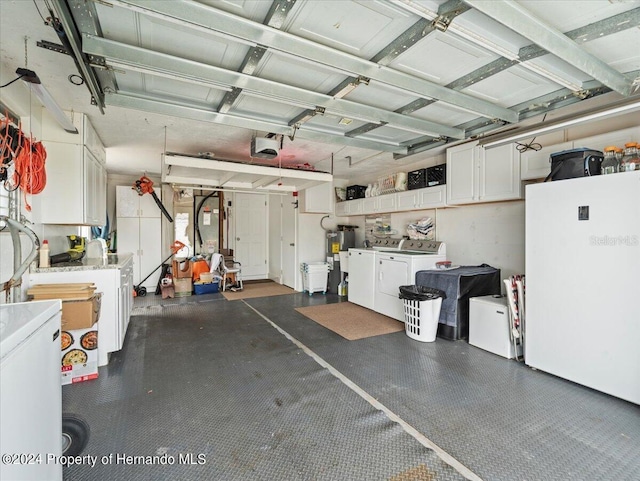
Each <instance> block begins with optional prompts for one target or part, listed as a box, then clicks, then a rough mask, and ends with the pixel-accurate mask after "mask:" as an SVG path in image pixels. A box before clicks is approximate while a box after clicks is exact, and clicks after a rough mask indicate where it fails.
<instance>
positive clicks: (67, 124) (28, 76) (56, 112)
mask: <svg viewBox="0 0 640 481" xmlns="http://www.w3.org/2000/svg"><path fill="white" fill-rule="evenodd" d="M16 74H18V75H20V78H21V80H22V81H23V82H24V83H25V86H27V87H29V89H30V90H31V92H32V93H33V94H34V95H35V96H36V97H38V99H39V100H40V102H42V105H44V106H45V107H46V108H47V110H48V111H49V112H50V113H51V115H53V117H54V118H55V119H56V120H57V121H58V123H59V124H60V126H61V127H62V128H63V129H64V130H66V131H67V132H69V133H70V134H77V133H78V129H76V127H75V125H73V122H71V120H69V118H68V117H67V116H66V115H65V113H64V112H63V111H62V109H61V108H60V106H59V105H58V104H57V103H56V101H55V100H53V97H52V96H51V94H50V93H49V91H48V90H47V89H45V88H44V86H43V85H42V82H40V79H39V78H38V76H37V75H36V73H35V72H34V71H33V70H28V69H26V68H19V69H18V70H16Z"/></svg>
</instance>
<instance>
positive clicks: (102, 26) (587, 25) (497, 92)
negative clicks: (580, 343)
mask: <svg viewBox="0 0 640 481" xmlns="http://www.w3.org/2000/svg"><path fill="white" fill-rule="evenodd" d="M35 5H37V7H38V8H39V10H40V12H41V14H42V16H44V17H48V16H50V15H51V14H50V13H49V12H48V11H47V5H50V6H51V7H52V9H53V11H54V12H55V13H54V15H55V16H56V17H57V18H59V20H60V22H61V24H62V26H63V27H64V30H65V33H66V37H67V38H68V40H69V42H70V45H67V49H69V48H71V50H73V52H71V53H72V54H74V55H75V57H76V60H77V61H78V63H79V64H80V65H81V67H82V68H81V70H82V71H83V76H84V77H85V81H86V85H87V86H88V87H90V89H87V88H86V87H73V86H71V84H69V83H68V82H67V77H68V75H70V74H72V73H78V70H77V68H76V66H75V65H74V62H73V59H72V56H73V55H65V54H61V53H58V52H54V51H51V50H46V49H43V48H38V47H35V43H36V41H39V40H47V41H49V42H53V43H61V42H60V39H59V38H57V36H56V35H55V32H54V31H53V29H51V27H46V26H44V25H42V21H41V20H40V17H39V16H38V12H37V11H36V8H35ZM0 13H2V20H1V22H2V25H1V26H2V32H1V34H2V47H1V49H2V68H3V69H8V70H13V71H15V68H17V67H22V66H24V54H23V51H24V36H25V34H26V35H28V37H29V38H28V42H27V43H28V48H29V56H30V58H31V60H30V63H29V68H31V69H33V70H36V72H37V73H38V75H39V76H40V77H41V78H42V79H43V82H44V83H45V85H46V86H47V88H49V89H50V90H51V91H52V93H53V94H54V96H55V97H56V98H57V99H58V101H59V103H60V104H61V106H62V107H63V108H66V109H73V110H75V111H82V112H85V113H87V114H88V115H89V116H90V118H91V120H92V123H93V124H94V125H95V127H96V130H97V132H98V134H99V135H100V137H101V138H102V140H103V142H104V143H105V145H106V146H107V148H108V168H109V170H110V171H127V170H133V171H136V169H138V170H144V171H146V172H158V173H159V172H160V167H161V161H160V156H159V153H161V152H162V151H163V150H171V151H174V152H181V153H185V154H188V155H197V154H199V153H202V152H207V153H208V154H207V157H211V156H212V157H213V158H215V159H220V160H241V161H245V162H246V161H249V162H255V163H260V164H262V163H270V164H271V165H284V166H289V167H295V166H298V165H303V164H310V165H312V166H314V167H315V168H316V169H318V170H324V171H332V172H333V173H334V174H335V175H336V176H338V177H345V178H352V179H353V178H355V177H357V176H364V177H371V176H372V175H373V176H375V174H376V173H385V172H388V171H389V170H390V168H391V170H401V167H399V166H401V165H402V164H403V163H411V162H414V161H415V160H416V159H421V158H425V157H426V156H428V155H431V154H433V152H435V150H433V149H438V148H442V146H443V145H447V144H448V143H451V142H455V141H458V140H460V139H466V138H469V137H472V136H477V135H482V134H488V133H490V132H493V131H498V130H500V129H504V128H505V126H511V125H514V124H518V123H519V122H521V121H523V120H526V119H530V118H535V119H541V118H542V115H543V114H544V113H545V112H551V115H550V117H549V118H551V117H552V116H553V112H554V111H557V112H558V113H560V112H562V109H565V108H566V107H567V106H568V105H572V104H576V105H577V104H581V103H584V105H585V106H586V105H588V104H589V101H590V99H593V98H595V97H599V96H603V97H602V98H606V99H610V101H611V102H613V101H618V100H620V99H621V98H627V97H630V96H635V95H637V93H636V89H637V87H638V77H639V75H640V28H639V26H640V2H638V1H624V2H623V1H620V2H617V1H614V0H610V1H607V0H591V1H561V0H556V1H540V0H536V1H534V0H521V1H518V2H514V1H511V2H503V1H497V0H496V1H484V0H466V1H459V0H448V1H441V0H360V1H358V0H336V1H332V0H322V1H320V0H275V1H273V2H270V1H267V0H224V1H223V0H220V1H214V0H203V1H199V2H196V1H177V0H176V1H163V0H157V1H154V0H144V1H143V0H100V1H96V2H92V1H87V0H67V1H64V0H48V2H44V1H40V0H36V1H35V2H33V3H32V2H26V1H22V2H2V4H1V5H0ZM90 90H91V93H90ZM603 94H606V95H603ZM92 99H93V103H94V104H95V105H90V101H91V100H92ZM607 101H609V100H607ZM574 106H575V105H574ZM101 110H102V111H103V112H104V115H103V114H102V113H101ZM165 127H166V128H165ZM253 136H258V137H264V136H272V137H275V138H277V139H279V141H280V143H281V150H280V155H279V157H278V158H276V159H273V160H270V161H265V160H264V159H252V158H251V152H250V147H249V146H250V140H251V138H252V137H253ZM332 158H333V161H331V159H332ZM145 159H146V160H145ZM306 167H308V165H307V166H306ZM198 176H200V178H202V172H199V173H198ZM196 178H197V177H196Z"/></svg>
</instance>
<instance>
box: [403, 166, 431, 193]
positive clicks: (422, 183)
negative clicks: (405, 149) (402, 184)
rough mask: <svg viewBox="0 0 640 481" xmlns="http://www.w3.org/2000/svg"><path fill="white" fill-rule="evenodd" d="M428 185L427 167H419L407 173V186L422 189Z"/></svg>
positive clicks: (411, 188) (410, 188)
mask: <svg viewBox="0 0 640 481" xmlns="http://www.w3.org/2000/svg"><path fill="white" fill-rule="evenodd" d="M426 186H427V169H418V170H414V171H412V172H409V173H408V174H407V188H408V189H409V190H413V189H422V188H424V187H426Z"/></svg>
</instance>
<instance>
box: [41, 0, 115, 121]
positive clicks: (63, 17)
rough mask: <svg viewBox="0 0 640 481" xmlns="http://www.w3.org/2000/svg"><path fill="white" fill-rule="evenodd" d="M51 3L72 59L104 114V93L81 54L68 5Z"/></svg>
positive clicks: (61, 0) (57, 1)
mask: <svg viewBox="0 0 640 481" xmlns="http://www.w3.org/2000/svg"><path fill="white" fill-rule="evenodd" d="M52 3H53V5H54V7H55V9H56V11H57V12H58V15H60V23H61V24H62V27H63V28H64V32H65V34H66V37H67V41H68V42H69V45H71V50H73V52H71V53H72V54H73V57H74V59H75V60H76V65H77V66H78V69H79V70H80V73H81V74H82V77H83V78H84V80H85V82H86V83H87V88H88V89H89V92H90V93H91V95H92V97H93V99H94V101H95V103H96V105H97V106H98V109H99V110H100V113H101V114H104V95H103V93H102V90H101V89H100V84H99V83H98V80H97V79H96V76H95V74H94V72H93V70H92V69H90V68H89V66H88V62H87V61H86V59H85V58H84V55H83V54H82V42H81V40H80V33H79V32H78V29H77V28H76V26H75V22H74V20H73V16H72V15H71V12H70V11H69V7H68V5H67V3H66V2H65V1H63V0H52Z"/></svg>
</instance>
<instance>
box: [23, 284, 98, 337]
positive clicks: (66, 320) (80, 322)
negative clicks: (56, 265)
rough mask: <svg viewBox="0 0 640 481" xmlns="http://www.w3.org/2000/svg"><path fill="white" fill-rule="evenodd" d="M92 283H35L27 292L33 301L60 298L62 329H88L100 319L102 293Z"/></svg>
mask: <svg viewBox="0 0 640 481" xmlns="http://www.w3.org/2000/svg"><path fill="white" fill-rule="evenodd" d="M95 290H96V286H95V285H94V284H92V283H75V284H73V283H72V284H36V285H35V286H33V287H31V288H29V290H28V291H27V294H28V295H29V296H30V297H31V298H32V300H34V301H40V300H44V299H61V300H62V329H63V330H67V331H71V330H74V329H89V328H90V327H91V326H93V325H94V324H95V323H96V322H98V321H99V320H100V301H101V299H102V293H97V294H96V293H95Z"/></svg>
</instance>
